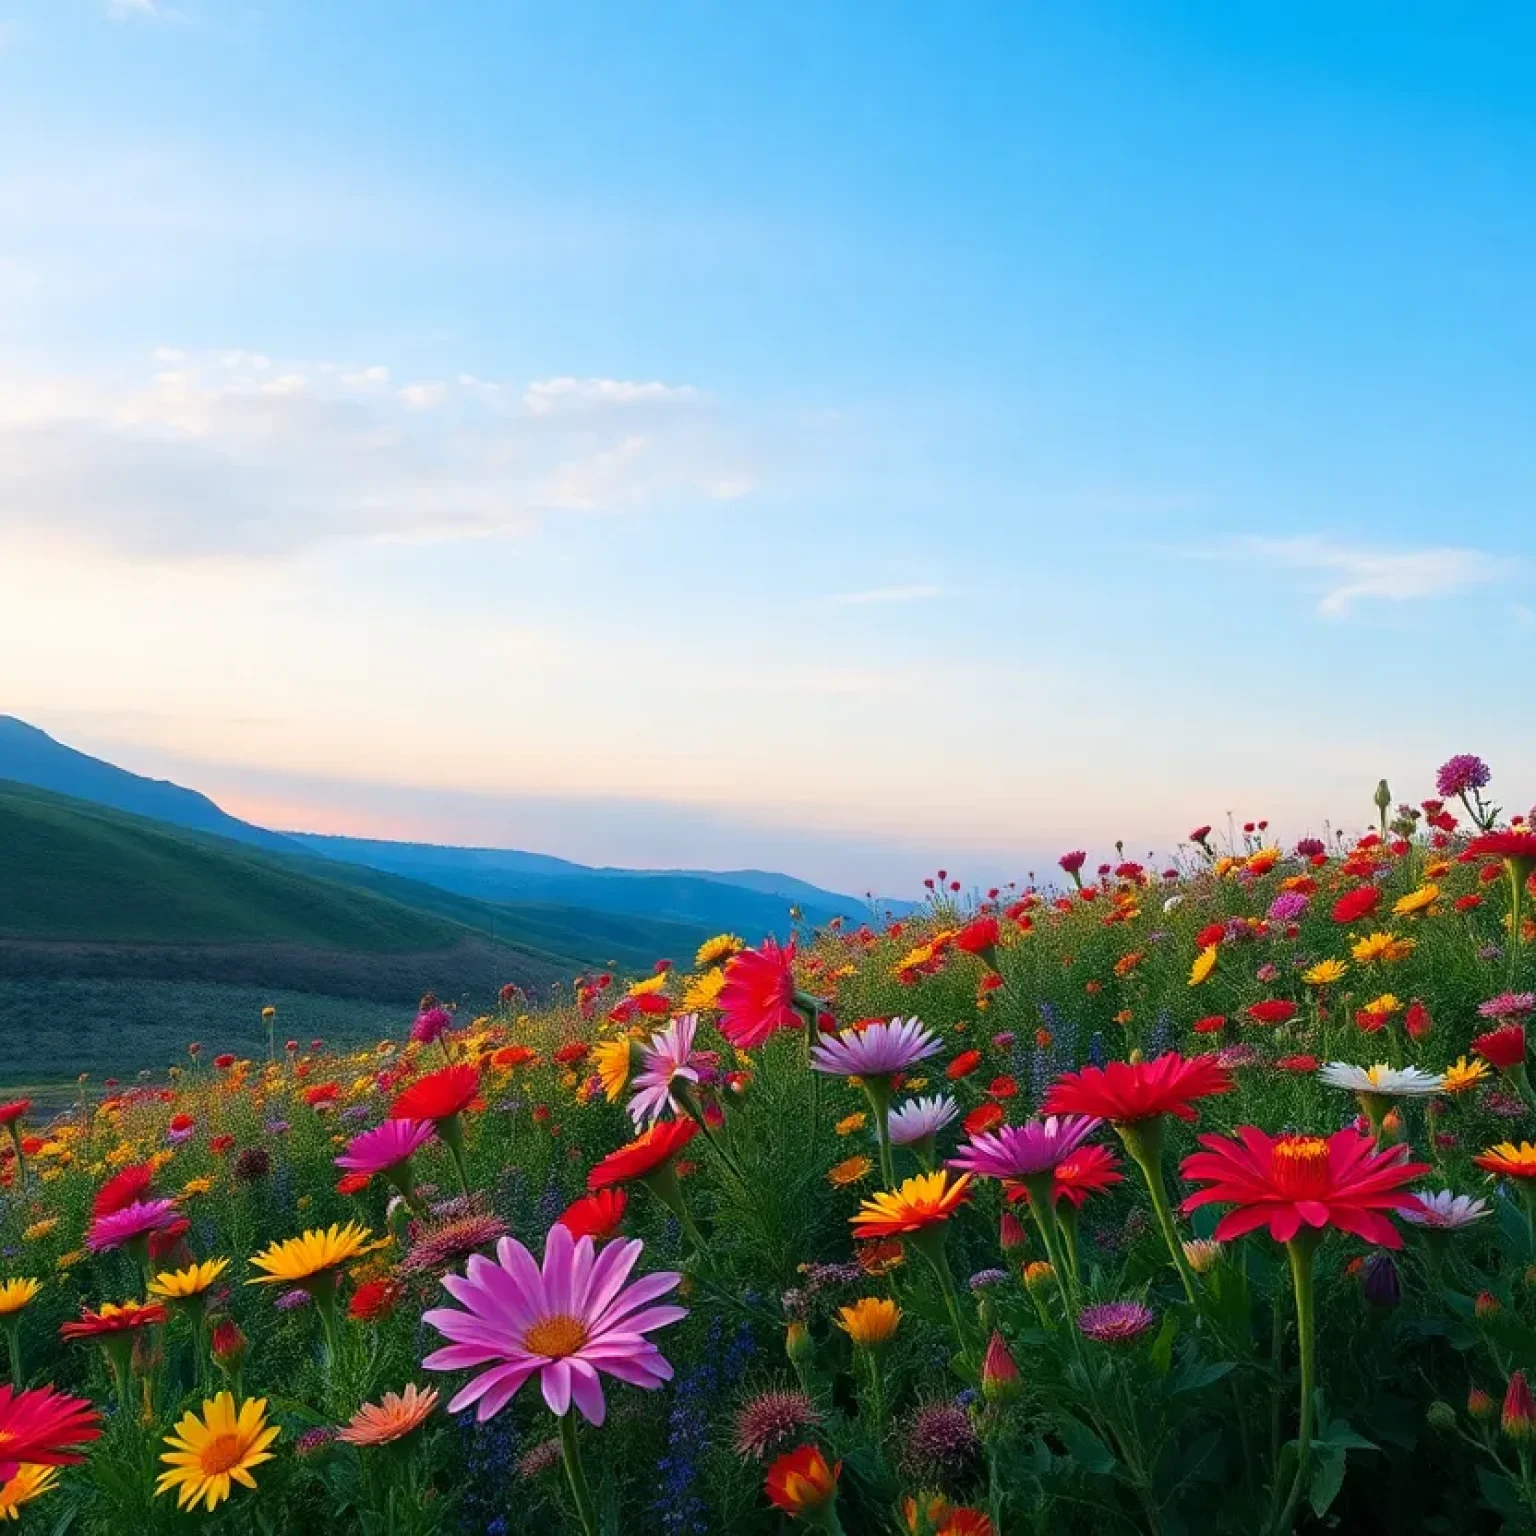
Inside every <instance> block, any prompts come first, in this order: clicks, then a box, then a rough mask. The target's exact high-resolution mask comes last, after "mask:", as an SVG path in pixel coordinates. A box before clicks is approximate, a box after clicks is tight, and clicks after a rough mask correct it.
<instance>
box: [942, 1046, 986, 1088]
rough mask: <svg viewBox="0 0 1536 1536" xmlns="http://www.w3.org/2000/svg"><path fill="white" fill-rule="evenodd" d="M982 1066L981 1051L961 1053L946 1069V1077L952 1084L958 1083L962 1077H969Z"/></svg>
mask: <svg viewBox="0 0 1536 1536" xmlns="http://www.w3.org/2000/svg"><path fill="white" fill-rule="evenodd" d="M980 1065H981V1052H980V1051H961V1052H960V1054H959V1055H958V1056H956V1057H955V1059H954V1060H953V1061H952V1062H950V1064H949V1065H948V1066H947V1067H946V1068H945V1069H944V1075H945V1076H946V1077H947V1078H948V1079H949V1080H950V1082H952V1083H958V1082H959V1081H960V1079H961V1078H962V1077H969V1076H970V1075H971V1073H972V1072H974V1071H975V1070H976V1068H977V1067H979V1066H980Z"/></svg>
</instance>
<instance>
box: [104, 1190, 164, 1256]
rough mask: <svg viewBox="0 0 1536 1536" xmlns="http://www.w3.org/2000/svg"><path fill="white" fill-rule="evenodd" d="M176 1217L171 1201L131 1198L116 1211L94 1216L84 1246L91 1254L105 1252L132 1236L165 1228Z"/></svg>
mask: <svg viewBox="0 0 1536 1536" xmlns="http://www.w3.org/2000/svg"><path fill="white" fill-rule="evenodd" d="M176 1219H177V1211H176V1202H175V1201H174V1200H135V1201H134V1202H133V1204H132V1205H125V1206H124V1207H123V1208H122V1210H120V1211H109V1212H108V1213H107V1214H106V1215H105V1216H98V1217H97V1218H96V1219H95V1220H94V1221H93V1222H92V1223H91V1230H90V1231H89V1232H87V1233H86V1236H85V1246H86V1247H87V1248H89V1249H90V1250H91V1252H92V1253H106V1252H107V1251H108V1250H109V1249H112V1248H121V1247H122V1246H123V1244H124V1243H127V1242H131V1241H132V1240H133V1239H134V1238H136V1237H145V1236H147V1235H148V1234H149V1233H151V1232H158V1231H159V1230H160V1229H161V1228H162V1227H168V1226H170V1224H171V1223H172V1222H173V1221H175V1220H176Z"/></svg>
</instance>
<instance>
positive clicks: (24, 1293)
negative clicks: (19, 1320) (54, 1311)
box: [0, 1280, 43, 1317]
mask: <svg viewBox="0 0 1536 1536" xmlns="http://www.w3.org/2000/svg"><path fill="white" fill-rule="evenodd" d="M42 1288H43V1283H42V1281H41V1280H7V1281H6V1282H5V1283H4V1284H3V1285H0V1317H10V1316H12V1315H13V1314H14V1313H17V1312H20V1311H21V1309H22V1308H23V1307H24V1306H26V1305H27V1303H28V1302H29V1301H31V1300H32V1298H33V1297H34V1296H36V1295H37V1293H38V1292H39V1291H40V1290H42Z"/></svg>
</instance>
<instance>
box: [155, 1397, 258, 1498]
mask: <svg viewBox="0 0 1536 1536" xmlns="http://www.w3.org/2000/svg"><path fill="white" fill-rule="evenodd" d="M277 1436H278V1427H277V1425H276V1424H268V1423H267V1400H266V1399H265V1398H264V1397H258V1398H250V1399H247V1400H246V1401H245V1402H243V1403H241V1405H240V1409H239V1412H238V1413H237V1412H236V1410H235V1400H234V1398H233V1396H231V1394H230V1393H228V1392H220V1393H219V1395H218V1396H217V1397H215V1398H214V1399H213V1400H212V1401H211V1402H210V1401H209V1400H208V1399H206V1398H205V1399H204V1400H203V1416H202V1418H198V1416H197V1415H196V1414H195V1413H191V1412H189V1413H188V1414H187V1415H186V1417H185V1418H183V1419H182V1421H181V1422H180V1423H179V1424H178V1425H177V1426H176V1434H174V1435H167V1436H166V1437H165V1443H166V1444H167V1445H168V1446H170V1450H168V1451H165V1452H163V1453H162V1454H161V1457H160V1460H161V1461H163V1462H165V1463H167V1464H168V1465H169V1467H170V1471H168V1472H162V1473H161V1474H160V1480H159V1482H157V1483H156V1484H155V1493H156V1495H159V1494H162V1493H167V1492H169V1491H170V1490H171V1489H172V1488H174V1489H176V1504H177V1507H178V1508H179V1509H190V1508H191V1507H192V1506H194V1505H195V1504H196V1503H197V1502H198V1500H202V1502H203V1506H204V1508H205V1509H209V1510H211V1509H214V1508H215V1507H216V1506H217V1505H219V1504H220V1503H222V1502H223V1500H225V1499H227V1498H228V1497H229V1491H230V1483H231V1482H236V1483H239V1484H241V1485H242V1486H243V1487H246V1488H254V1487H255V1486H256V1479H255V1478H254V1477H252V1476H251V1468H252V1467H259V1466H260V1465H261V1464H262V1462H264V1461H271V1460H272V1453H271V1452H270V1451H269V1450H268V1449H267V1447H268V1446H269V1445H271V1444H272V1442H273V1441H274V1440H276V1439H277Z"/></svg>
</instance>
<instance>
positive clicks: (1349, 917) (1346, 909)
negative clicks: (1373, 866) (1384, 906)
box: [1333, 885, 1381, 923]
mask: <svg viewBox="0 0 1536 1536" xmlns="http://www.w3.org/2000/svg"><path fill="white" fill-rule="evenodd" d="M1380 905H1381V889H1380V887H1379V886H1375V885H1358V886H1356V887H1355V889H1354V890H1352V891H1346V892H1345V893H1344V894H1343V895H1342V896H1340V897H1339V899H1338V900H1337V901H1336V902H1334V904H1333V920H1334V922H1336V923H1358V922H1359V921H1360V919H1361V918H1362V917H1369V916H1370V915H1371V913H1372V912H1374V911H1375V910H1376V908H1377V907H1379V906H1380Z"/></svg>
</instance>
